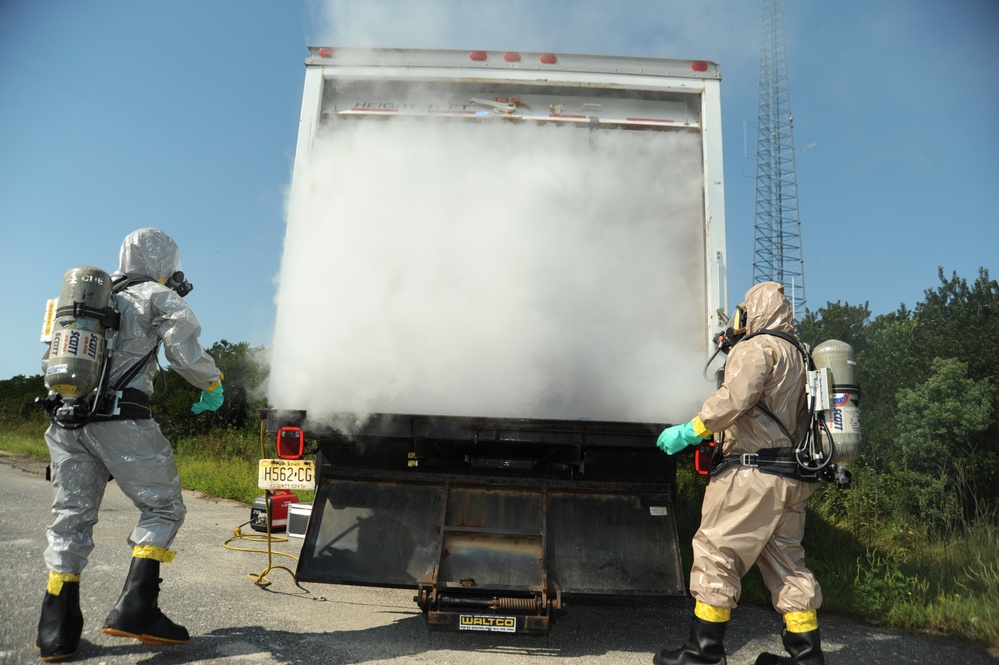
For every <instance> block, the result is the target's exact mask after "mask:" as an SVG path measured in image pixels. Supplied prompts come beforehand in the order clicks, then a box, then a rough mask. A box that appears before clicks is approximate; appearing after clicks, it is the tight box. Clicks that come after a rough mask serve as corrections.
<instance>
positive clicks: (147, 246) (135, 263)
mask: <svg viewBox="0 0 999 665" xmlns="http://www.w3.org/2000/svg"><path fill="white" fill-rule="evenodd" d="M179 269H180V251H179V250H178V249H177V243H176V242H174V240H173V238H171V237H170V236H168V235H167V234H166V233H163V231H160V230H159V229H149V228H146V229H139V230H138V231H133V232H132V233H129V234H128V235H127V236H126V237H125V240H124V242H122V243H121V252H119V254H118V273H117V274H119V275H127V276H129V277H133V278H138V277H151V278H152V279H154V280H156V281H158V282H161V281H162V280H165V279H167V278H168V277H170V276H171V275H172V274H173V273H174V272H175V271H177V270H179Z"/></svg>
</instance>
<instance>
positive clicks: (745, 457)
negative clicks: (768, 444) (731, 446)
mask: <svg viewBox="0 0 999 665" xmlns="http://www.w3.org/2000/svg"><path fill="white" fill-rule="evenodd" d="M730 466H739V467H743V468H749V469H759V470H760V471H761V472H762V473H770V474H773V475H775V476H783V477H785V478H797V479H798V480H807V481H809V482H815V481H816V480H818V476H815V475H808V474H804V473H802V471H801V467H800V466H799V465H798V459H797V457H796V456H795V454H794V448H790V447H788V448H763V449H762V450H759V451H757V452H755V453H735V454H732V455H725V456H723V457H722V458H721V461H720V462H719V463H718V465H717V466H715V467H714V468H713V469H712V470H711V475H712V476H714V475H717V474H719V473H721V472H722V470H724V469H727V468H728V467H730Z"/></svg>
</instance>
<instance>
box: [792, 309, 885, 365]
mask: <svg viewBox="0 0 999 665" xmlns="http://www.w3.org/2000/svg"><path fill="white" fill-rule="evenodd" d="M870 318H871V309H870V307H869V306H868V303H866V302H865V303H864V304H863V305H851V304H850V303H848V302H847V303H842V304H841V303H840V302H839V301H838V300H837V301H836V302H834V303H832V302H831V303H827V304H826V306H825V307H820V308H819V309H818V310H817V311H814V312H813V311H811V310H808V309H806V310H805V316H804V317H802V319H801V321H799V322H798V323H797V324H796V325H795V329H796V331H797V333H798V337H799V338H801V341H803V342H804V343H806V344H808V345H809V346H810V347H812V348H813V349H814V348H815V347H816V346H818V345H819V344H821V343H822V342H825V341H827V340H830V339H838V340H839V341H841V342H846V343H847V344H849V345H850V346H852V347H853V350H854V352H855V353H860V352H861V351H862V350H863V348H864V345H865V342H866V338H867V335H866V330H867V323H868V320H869V319H870Z"/></svg>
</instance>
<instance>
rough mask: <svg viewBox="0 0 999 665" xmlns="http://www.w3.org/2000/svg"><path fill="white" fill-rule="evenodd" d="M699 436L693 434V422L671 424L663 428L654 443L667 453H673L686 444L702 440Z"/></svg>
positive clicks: (689, 444) (690, 444)
mask: <svg viewBox="0 0 999 665" xmlns="http://www.w3.org/2000/svg"><path fill="white" fill-rule="evenodd" d="M703 440H704V439H702V438H701V437H699V436H697V435H696V434H694V425H693V423H684V424H682V425H673V426H672V427H667V428H666V429H664V430H663V433H662V434H660V435H659V439H658V440H657V441H656V445H657V446H659V449H660V450H662V451H663V452H664V453H666V454H667V455H675V454H676V453H678V452H680V451H681V450H683V449H684V448H686V447H687V446H692V445H694V444H695V443H700V442H701V441H703Z"/></svg>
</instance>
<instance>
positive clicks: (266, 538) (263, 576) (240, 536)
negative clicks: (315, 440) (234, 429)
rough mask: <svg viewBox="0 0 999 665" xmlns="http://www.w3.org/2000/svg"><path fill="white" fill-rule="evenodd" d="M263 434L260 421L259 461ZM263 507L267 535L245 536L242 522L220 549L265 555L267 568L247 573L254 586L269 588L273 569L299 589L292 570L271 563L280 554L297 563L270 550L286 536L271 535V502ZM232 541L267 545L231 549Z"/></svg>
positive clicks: (282, 553) (244, 524)
mask: <svg viewBox="0 0 999 665" xmlns="http://www.w3.org/2000/svg"><path fill="white" fill-rule="evenodd" d="M265 433H266V425H265V423H264V421H263V420H261V421H260V458H261V459H264V458H265V457H266V454H267V451H266V449H265V447H264V434H265ZM264 506H265V510H266V511H267V512H266V522H265V523H266V525H267V533H265V534H259V535H258V534H245V533H243V527H244V526H246V525H247V524H249V522H244V523H243V524H240V525H239V526H237V527H236V528H235V529H233V535H232V537H230V538H227V539H226V540H225V542H223V543H222V547H224V548H226V549H227V550H234V551H236V552H255V553H258V554H266V555H267V568H265V569H264V570H263V572H260V573H256V574H254V573H248V574H247V577H249V578H250V579H251V580H253V583H254V584H256V585H257V586H259V587H266V586H270V584H271V581H270V580H269V579H267V573H269V572H270V571H272V570H274V569H280V570H285V571H287V572H288V573H289V574H290V575H291V579H292V580H294V582H295V586H297V587H299V588H301V585H300V584H299V583H298V578H297V577H295V572H294V571H293V570H291V569H290V568H288V567H286V566H275V565H273V564H272V562H271V557H272V556H273V555H274V554H280V555H281V556H286V557H288V558H290V559H294V560H295V561H298V557H297V556H295V555H294V554H287V553H285V552H275V551H273V550H272V549H271V543H286V542H288V538H287V537H286V536H275V535H273V534H272V533H271V502H270V501H267V500H266V499H265V500H264ZM234 540H248V541H251V542H256V543H267V549H266V550H258V549H248V548H245V547H233V546H231V545H230V544H229V543H231V542H232V541H234Z"/></svg>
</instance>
